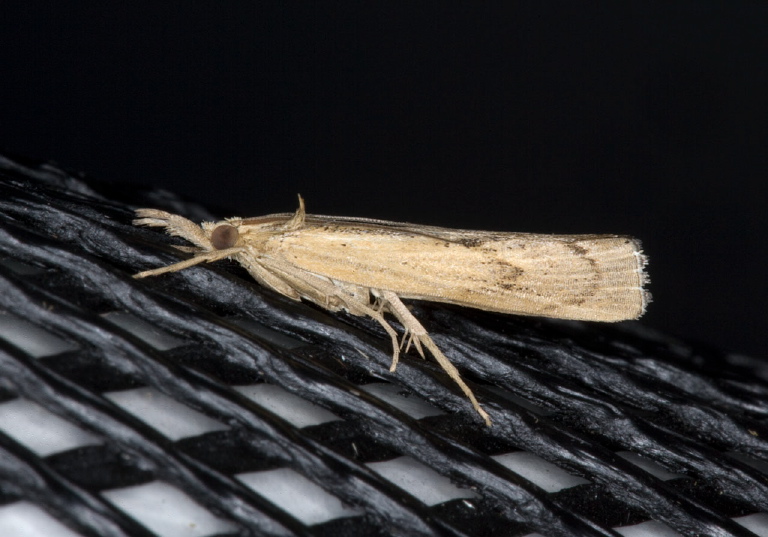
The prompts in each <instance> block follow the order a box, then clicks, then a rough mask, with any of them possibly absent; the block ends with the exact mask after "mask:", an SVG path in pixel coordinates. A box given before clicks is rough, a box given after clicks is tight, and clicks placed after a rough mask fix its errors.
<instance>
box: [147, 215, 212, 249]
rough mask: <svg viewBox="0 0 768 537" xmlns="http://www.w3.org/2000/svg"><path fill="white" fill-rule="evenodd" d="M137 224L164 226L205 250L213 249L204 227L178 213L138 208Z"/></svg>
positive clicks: (168, 231)
mask: <svg viewBox="0 0 768 537" xmlns="http://www.w3.org/2000/svg"><path fill="white" fill-rule="evenodd" d="M136 216H138V217H139V218H136V219H135V220H134V221H133V225H135V226H149V227H163V228H165V231H166V233H168V234H169V235H173V236H175V237H181V238H184V239H187V240H188V241H189V242H191V243H192V244H194V245H196V246H199V247H200V248H203V249H204V250H213V245H212V244H211V241H210V240H209V239H208V237H207V236H206V235H205V232H204V231H203V228H201V227H200V226H199V225H197V224H195V223H194V222H193V221H192V220H188V219H186V218H184V217H183V216H179V215H178V214H171V213H167V212H165V211H158V210H156V209H136Z"/></svg>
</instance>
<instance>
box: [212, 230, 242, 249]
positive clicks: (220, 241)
mask: <svg viewBox="0 0 768 537" xmlns="http://www.w3.org/2000/svg"><path fill="white" fill-rule="evenodd" d="M239 239H240V232H239V231H237V228H236V227H235V226H233V225H232V224H219V225H218V226H216V227H215V228H213V231H211V244H212V245H213V247H214V248H215V249H216V250H226V249H227V248H233V247H234V246H235V245H236V244H237V241H238V240H239Z"/></svg>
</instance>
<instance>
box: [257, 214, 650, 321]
mask: <svg viewBox="0 0 768 537" xmlns="http://www.w3.org/2000/svg"><path fill="white" fill-rule="evenodd" d="M281 216H282V215H281ZM414 228H417V229H414ZM264 253H265V254H267V255H273V256H275V257H278V258H280V259H283V260H285V261H287V262H289V263H292V264H294V265H295V266H297V267H299V268H301V269H303V270H307V271H310V272H313V273H315V274H321V275H325V276H327V277H329V278H332V279H334V280H338V281H343V282H348V283H353V284H357V285H361V286H365V287H371V288H374V289H376V288H378V289H387V290H391V291H394V292H395V293H397V294H398V295H400V296H401V297H403V298H415V299H423V300H430V301H436V302H448V303H452V304H460V305H464V306H469V307H474V308H480V309H485V310H490V311H498V312H504V313H517V314H521V315H540V316H546V317H556V318H563V319H584V320H595V321H619V320H624V319H634V318H637V317H639V316H640V315H642V313H643V312H644V310H645V305H646V303H647V302H648V298H649V296H648V294H647V293H646V292H645V291H644V290H643V289H642V286H643V283H644V282H645V275H644V273H643V266H644V264H645V258H644V256H643V255H642V254H641V252H640V245H639V243H638V242H637V241H636V240H634V239H631V238H629V237H621V236H614V235H572V236H563V235H534V234H523V233H493V232H474V231H462V230H449V229H444V228H430V227H427V226H412V227H411V226H409V225H407V224H405V225H404V224H398V223H389V222H378V221H375V222H371V221H362V219H361V220H360V221H353V220H351V219H336V218H328V219H327V220H325V219H324V218H321V217H313V218H311V219H308V223H307V225H306V226H305V227H303V228H302V229H300V230H298V231H295V232H290V233H286V234H281V235H276V236H274V237H273V238H271V239H269V240H268V241H267V244H266V245H265V252H264Z"/></svg>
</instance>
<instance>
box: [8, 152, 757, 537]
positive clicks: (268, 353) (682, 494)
mask: <svg viewBox="0 0 768 537" xmlns="http://www.w3.org/2000/svg"><path fill="white" fill-rule="evenodd" d="M0 170H1V172H0V258H2V259H3V260H4V261H3V263H2V264H0V289H2V292H1V293H0V310H2V311H3V312H4V313H5V314H6V315H9V316H11V317H13V318H14V319H21V320H24V321H25V322H27V323H29V324H31V325H33V326H34V327H37V328H38V329H40V330H42V331H44V332H45V333H47V334H50V335H52V336H54V337H55V338H56V339H57V340H59V341H61V342H62V343H63V347H62V348H63V350H61V351H60V352H57V353H56V354H54V355H47V356H34V355H33V353H30V352H29V350H23V349H21V348H19V346H18V345H14V344H12V343H10V342H8V341H3V340H0V404H10V403H13V402H15V401H19V400H24V401H31V402H34V403H35V404H37V405H39V406H40V407H42V408H44V409H46V410H47V411H49V412H51V413H53V414H55V415H56V416H58V417H59V418H62V419H63V420H65V421H66V422H68V423H71V424H74V425H76V426H77V427H78V428H80V429H82V430H84V431H87V432H88V433H89V434H90V435H92V436H93V437H94V439H95V440H94V442H93V443H91V444H89V445H85V446H79V447H75V448H73V449H69V450H64V451H60V452H57V453H55V454H51V455H47V456H41V455H40V454H39V453H35V452H34V451H32V450H30V449H29V448H28V447H27V446H25V445H24V443H23V442H20V441H19V440H17V439H16V438H14V437H13V436H11V435H9V434H6V433H5V432H4V431H2V430H1V429H0V463H1V464H0V507H1V506H5V505H10V504H13V502H17V501H19V500H26V501H27V502H30V503H32V504H34V505H36V506H37V507H39V508H40V509H42V510H43V511H45V512H47V513H48V514H50V515H51V516H53V517H54V518H55V519H57V520H59V521H60V522H62V523H63V524H65V525H66V526H67V527H69V528H70V529H71V530H73V531H74V532H76V533H78V534H81V535H98V536H104V535H158V534H159V533H157V531H154V530H151V529H149V527H148V526H147V524H146V523H143V522H141V521H139V520H136V519H135V518H133V517H132V516H130V515H129V514H128V513H127V512H126V511H125V510H124V509H120V508H118V507H117V506H116V504H115V503H114V502H113V501H111V500H110V498H112V496H110V494H111V492H110V491H115V490H122V489H125V488H128V487H135V486H141V485H145V484H148V483H158V482H159V483H164V484H166V485H169V486H170V487H172V488H174V489H176V490H179V491H182V492H183V493H184V494H185V495H186V496H187V497H188V498H190V499H191V500H192V501H193V502H195V503H196V504H198V505H199V506H201V507H202V508H204V509H205V510H207V511H208V512H210V513H211V514H213V515H214V516H215V517H217V518H218V519H221V520H223V521H226V522H227V524H228V526H227V527H228V528H229V529H227V530H225V531H224V532H223V533H222V532H221V531H218V534H221V535H223V534H227V535H230V534H231V535H320V536H325V535H328V536H345V535H350V536H351V535H489V536H490V535H493V536H517V535H527V534H530V533H533V532H538V533H540V534H542V535H546V536H551V537H555V536H579V535H585V536H592V535H595V536H596V535H619V533H617V531H616V530H615V528H617V527H625V526H629V525H632V524H639V523H642V522H645V521H649V520H654V521H656V522H658V523H662V524H664V525H666V526H667V527H669V528H672V529H673V530H675V531H677V532H679V533H680V534H683V535H739V536H746V535H754V534H753V533H751V532H750V531H748V530H747V529H746V528H745V527H744V526H742V525H741V524H739V523H737V522H736V521H734V518H736V517H745V516H747V515H752V514H754V513H760V512H768V476H766V474H765V473H764V472H763V471H761V469H760V468H761V465H763V466H762V468H763V470H764V469H765V468H768V442H766V440H765V439H766V435H768V427H766V423H765V419H766V414H768V368H767V367H766V364H765V363H764V362H760V361H757V360H752V359H749V358H745V357H735V356H729V355H727V354H724V353H720V352H717V351H714V350H712V349H708V348H702V347H697V346H695V345H690V344H686V343H684V342H681V341H678V340H674V339H671V338H668V337H665V336H663V335H660V334H657V333H655V332H653V331H651V330H648V329H646V328H644V327H643V326H642V325H639V324H628V325H598V324H589V323H576V322H560V321H550V320H545V319H527V318H520V317H515V316H505V315H496V314H488V313H485V312H482V311H474V310H469V309H462V308H457V307H447V306H443V305H433V304H424V303H412V304H411V306H412V309H413V311H414V313H415V314H416V316H417V317H418V318H419V319H420V320H421V321H422V322H423V323H424V325H425V326H426V327H427V328H428V329H429V330H430V332H431V334H432V336H433V338H434V339H435V341H436V342H437V343H438V345H440V346H441V348H442V349H443V350H444V351H445V353H446V355H448V356H449V357H450V358H451V359H452V361H453V362H454V363H455V364H456V365H457V367H458V368H459V369H460V370H461V372H462V375H463V376H464V378H465V379H466V380H467V381H468V382H469V383H470V384H471V385H472V387H473V390H474V391H475V393H476V394H477V395H478V398H479V399H480V401H481V403H482V404H483V405H484V407H485V408H486V410H488V412H489V413H490V414H491V416H492V419H493V421H494V425H493V427H490V428H488V427H485V426H484V425H483V423H482V421H481V420H480V419H479V417H478V416H477V415H476V414H475V413H474V411H473V410H472V408H471V405H470V404H469V403H468V401H467V400H466V399H465V398H464V397H463V396H462V395H461V393H460V392H459V390H458V388H457V387H456V386H455V385H454V384H453V382H452V381H451V380H450V379H449V378H448V377H447V376H446V375H445V374H444V373H443V372H442V371H441V370H440V368H439V367H438V366H437V365H436V364H434V363H433V362H431V361H429V360H427V361H425V360H421V359H420V358H418V357H417V356H414V355H408V356H406V357H405V358H404V359H403V360H401V363H400V365H399V367H398V371H397V372H396V373H395V374H391V373H389V371H388V369H389V365H390V361H391V349H390V347H389V345H390V340H389V337H388V336H386V334H384V333H383V331H382V330H381V329H380V328H379V327H378V325H377V324H376V323H375V322H373V321H370V320H368V319H362V318H355V317H351V316H348V315H345V314H330V313H328V312H325V311H323V310H321V309H318V308H316V307H313V306H311V305H308V304H304V303H297V302H293V301H291V300H288V299H285V298H283V297H280V296H277V295H275V294H274V293H271V292H269V291H265V290H264V289H262V288H260V287H259V286H258V285H257V284H256V283H255V282H253V281H252V280H251V279H250V278H249V277H248V275H247V274H246V273H245V272H244V271H243V270H242V269H241V268H239V267H237V266H235V265H234V264H231V263H217V264H215V265H209V266H205V267H199V266H198V267H194V268H191V269H188V270H185V271H183V272H179V273H174V274H168V275H163V276H161V277H157V278H150V279H147V280H138V281H137V280H134V279H132V278H131V275H132V274H134V273H136V272H138V271H139V270H145V269H148V268H154V267H157V266H160V265H165V264H169V263H170V262H174V261H177V260H179V258H180V257H182V256H183V255H184V254H181V253H179V252H178V251H176V250H175V249H173V248H172V247H171V245H172V244H181V243H180V242H177V241H175V240H174V239H172V238H170V237H167V236H165V235H164V234H162V233H160V232H158V231H157V230H150V229H139V228H135V227H133V226H131V224H130V222H131V219H132V216H133V215H132V210H133V209H134V208H136V207H154V208H161V209H166V210H169V211H172V212H176V213H178V214H182V215H184V216H187V217H189V218H192V219H194V220H200V219H204V218H206V219H210V218H212V215H209V214H207V213H206V211H205V210H204V209H202V208H200V207H199V206H197V205H194V204H189V203H185V202H182V201H181V200H179V199H178V198H176V197H174V196H172V195H170V194H168V193H165V192H160V191H129V190H122V191H121V190H118V189H117V188H115V187H111V186H108V185H101V184H98V183H95V182H93V181H85V180H83V179H80V178H75V177H72V176H70V175H68V174H66V173H65V172H63V171H61V170H58V169H56V168H54V167H51V166H47V165H39V164H35V163H33V164H25V163H21V162H19V161H15V160H10V159H7V158H4V157H3V158H0ZM218 216H221V215H218ZM243 216H252V215H243ZM20 267H21V268H20ZM651 268H652V267H651ZM126 314H129V316H130V318H132V319H137V320H139V321H143V322H144V323H147V324H148V325H150V326H152V327H154V328H155V329H156V330H158V331H160V332H161V333H162V334H163V336H162V338H165V339H164V341H166V342H171V343H167V344H158V343H157V342H152V341H149V340H148V339H147V338H144V337H139V336H137V335H136V334H135V333H133V332H132V331H130V330H128V329H126V327H125V325H122V326H121V325H119V324H116V323H115V322H114V320H113V319H114V316H115V315H118V316H119V315H126ZM248 323H258V325H261V326H265V327H268V329H269V330H271V332H269V331H267V332H264V331H262V332H261V333H254V331H253V330H250V329H249V328H248V326H249V324H248ZM264 334H267V335H264ZM269 334H272V335H271V336H270V335H269ZM162 338H161V339H162ZM385 383H388V384H389V385H390V386H391V387H392V388H393V389H394V391H392V390H390V391H389V392H388V393H390V394H394V395H391V396H390V397H386V396H385V395H383V394H386V393H387V392H386V390H384V391H382V390H380V389H371V388H366V386H368V385H371V384H374V385H375V386H379V387H380V386H381V385H384V386H386V384H385ZM244 386H251V387H256V388H258V387H260V386H261V387H264V386H270V387H276V388H275V389H279V390H280V391H281V392H285V393H288V394H290V395H292V396H295V398H299V399H301V400H303V401H305V402H309V403H311V404H312V405H315V407H320V408H321V409H324V410H325V411H326V412H325V413H326V414H327V415H329V416H330V415H332V416H335V417H332V418H331V419H330V420H328V421H323V420H318V421H317V422H313V424H309V425H306V424H297V423H296V422H295V421H292V420H290V419H287V418H286V417H285V415H283V414H282V413H281V412H280V411H279V410H275V408H274V407H272V408H268V405H263V404H259V402H258V401H256V400H254V399H253V398H251V397H248V395H247V391H246V390H245V389H235V387H244ZM130 390H150V392H151V393H153V394H157V397H161V398H162V400H163V401H170V402H173V403H174V404H179V405H181V406H183V407H184V408H186V409H191V411H194V412H195V413H196V414H199V415H201V416H204V417H205V418H206V419H210V420H211V421H212V422H213V423H216V424H218V426H216V427H212V428H211V429H210V430H208V431H207V432H204V433H202V434H196V435H192V436H184V435H181V436H180V437H179V436H176V437H174V435H173V434H171V433H170V432H169V430H165V429H164V428H163V427H159V426H156V425H155V426H153V425H151V424H150V423H148V422H147V420H144V419H142V416H141V415H140V414H139V415H137V414H136V413H131V412H129V411H127V410H126V408H125V407H124V406H121V405H120V404H118V400H119V398H117V396H115V395H113V394H119V393H124V392H126V391H130ZM142 393H143V392H142ZM398 399H399V400H400V401H401V402H402V401H405V403H406V404H405V405H403V404H397V403H396V402H395V403H393V401H396V400H398ZM419 401H424V403H422V404H421V407H419V404H418V402H419ZM408 403H413V405H414V407H415V408H416V409H417V410H416V411H408V410H407V404H408ZM419 408H421V411H422V414H417V413H416V412H418V411H419V410H418V409H419ZM425 408H426V409H427V410H426V411H424V409H425ZM328 413H330V414H328ZM421 416H425V417H421ZM521 452H523V453H525V454H526V456H529V457H533V458H535V459H536V460H543V461H548V462H549V463H552V464H554V465H555V466H556V467H558V468H559V469H561V470H563V471H564V472H567V475H570V476H575V477H574V479H576V477H578V478H579V479H576V481H575V482H577V483H580V484H576V485H574V486H569V487H564V488H560V489H559V490H557V491H551V490H550V491H548V490H546V489H545V488H543V487H542V486H541V483H538V484H536V483H535V482H534V480H532V479H531V478H530V477H529V478H526V477H523V476H522V475H521V473H524V472H517V473H516V472H514V471H512V470H511V469H510V466H509V464H506V462H507V461H508V460H511V459H510V457H512V456H514V455H516V454H517V455H519V454H520V453H521ZM627 453H630V455H628V454H627ZM631 453H634V454H636V455H640V456H642V457H643V458H644V460H646V461H652V462H653V463H655V464H656V465H658V466H657V468H658V470H657V471H656V472H655V473H654V472H649V471H646V470H645V469H643V468H641V467H640V466H638V464H636V462H637V460H639V459H637V458H633V457H632V456H631ZM510 454H511V455H510ZM530 454H532V455H530ZM403 457H405V459H403ZM392 460H400V461H407V464H409V465H410V468H412V470H411V472H410V473H411V474H414V475H415V474H417V473H419V472H423V473H426V474H429V475H434V476H435V478H434V479H433V480H432V482H436V481H439V479H443V478H444V479H445V480H446V483H448V482H450V484H452V485H451V486H452V487H453V488H455V489H456V491H458V492H457V493H456V494H455V495H454V496H453V497H451V498H450V499H448V500H447V501H441V500H440V498H439V497H438V498H437V499H436V500H435V499H432V500H430V496H428V495H427V494H426V493H423V494H422V493H417V492H414V491H413V489H410V491H409V489H408V488H407V487H406V488H403V485H402V483H399V484H398V482H397V481H396V480H393V479H391V478H388V477H386V474H385V473H383V472H382V471H381V468H382V466H380V463H383V462H386V461H392ZM633 461H634V462H633ZM661 469H663V470H664V471H665V472H666V474H665V473H664V472H662V471H661ZM278 471H283V472H287V471H290V475H294V476H296V475H297V476H300V479H301V480H305V481H301V482H306V483H308V485H307V488H311V487H312V486H313V485H314V486H317V487H319V489H321V490H322V491H323V493H324V494H327V495H328V496H329V497H333V498H335V499H336V500H338V501H340V502H341V504H342V505H344V506H346V509H348V511H347V513H346V514H345V515H344V516H339V517H336V518H332V519H328V520H323V521H321V522H312V521H308V520H307V519H306V518H302V516H298V515H296V514H295V513H291V511H290V509H288V508H286V506H285V505H279V504H278V503H276V502H275V501H274V500H273V499H271V498H270V495H269V490H268V488H267V489H265V488H264V487H261V488H259V484H260V483H261V484H263V483H265V482H266V481H264V479H266V478H264V479H262V480H261V481H260V476H261V477H263V476H268V475H270V476H273V475H276V474H275V472H278ZM246 475H247V476H251V477H250V481H249V480H248V479H244V478H243V476H246ZM448 480H449V481H448ZM310 484H311V485H310Z"/></svg>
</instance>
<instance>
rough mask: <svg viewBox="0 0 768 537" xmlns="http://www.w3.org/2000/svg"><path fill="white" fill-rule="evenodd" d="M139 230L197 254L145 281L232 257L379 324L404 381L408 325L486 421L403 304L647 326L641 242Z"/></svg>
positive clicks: (372, 224) (321, 222)
mask: <svg viewBox="0 0 768 537" xmlns="http://www.w3.org/2000/svg"><path fill="white" fill-rule="evenodd" d="M136 215H137V216H138V218H137V219H136V220H134V224H136V225H141V226H154V227H162V228H165V230H166V232H167V233H169V234H170V235H175V236H178V237H182V238H184V239H186V240H187V241H189V242H190V243H192V244H193V245H194V247H193V248H190V249H188V250H191V251H193V252H194V256H193V257H191V258H190V259H187V260H186V261H181V262H179V263H175V264H173V265H170V266H167V267H161V268H157V269H154V270H147V271H144V272H140V273H139V274H136V276H135V277H136V278H144V277H146V276H156V275H158V274H163V273H165V272H174V271H177V270H182V269H184V268H187V267H191V266H193V265H196V264H198V263H203V262H212V261H217V260H220V259H224V258H230V259H234V260H235V261H237V262H238V263H240V264H241V265H242V266H243V267H245V269H246V270H247V271H248V272H249V273H250V274H251V276H253V277H254V279H256V281H258V282H259V283H260V284H262V285H264V286H265V287H268V288H270V289H272V290H273V291H276V292H278V293H280V294H282V295H285V296H287V297H289V298H292V299H294V300H301V299H305V300H309V301H310V302H314V303H315V304H317V305H318V306H320V307H322V308H325V309H327V310H330V311H338V310H345V311H347V312H349V313H350V314H352V315H359V316H368V317H371V318H372V319H375V320H376V321H377V322H378V323H379V324H380V325H381V326H382V327H383V328H384V330H385V331H386V332H387V334H389V336H390V338H391V339H392V346H393V348H394V351H393V356H392V365H391V367H390V371H393V372H394V371H395V368H396V367H397V362H398V359H399V356H400V349H401V347H402V346H403V345H402V344H401V343H399V342H398V335H397V332H396V331H395V329H394V328H393V327H392V326H391V325H390V324H389V322H388V321H387V320H386V318H385V317H384V315H385V314H386V313H389V314H391V315H393V316H394V317H395V318H396V319H397V320H398V321H399V322H400V324H402V325H403V328H404V329H405V333H404V335H403V340H402V342H403V344H405V347H406V352H407V349H408V348H409V347H410V345H411V344H413V345H414V347H415V348H416V350H417V351H418V352H419V354H420V355H421V356H422V357H423V356H424V347H426V348H427V349H428V350H429V352H430V354H432V356H434V357H435V359H436V360H437V362H438V363H439V364H440V366H441V367H442V368H443V369H444V370H445V371H446V373H448V375H449V376H450V377H451V378H452V379H453V380H454V382H456V384H457V385H458V386H459V387H460V388H461V390H462V391H463V392H464V394H465V395H466V396H467V397H468V398H469V400H470V401H471V402H472V406H473V407H474V408H475V410H476V411H477V412H478V414H480V416H482V418H483V419H484V420H485V422H486V424H488V425H490V424H491V419H490V417H489V416H488V413H487V412H486V411H485V410H483V408H482V407H481V406H480V404H479V403H478V401H477V399H476V398H475V395H474V393H472V390H471V389H470V388H469V386H467V384H466V383H465V382H464V380H463V379H462V378H461V375H460V374H459V372H458V370H457V369H456V367H455V366H454V365H453V364H452V363H451V362H450V361H449V360H448V358H446V356H445V355H444V354H443V353H442V351H441V350H440V348H439V347H438V346H437V345H436V344H435V342H434V341H433V340H432V338H431V337H430V336H429V334H428V332H427V330H426V329H425V328H424V327H423V326H422V325H421V323H420V322H419V321H418V320H417V319H416V317H414V316H413V314H411V312H410V311H409V310H408V308H407V307H406V305H405V304H404V303H403V302H402V300H401V299H415V300H429V301H433V302H445V303H450V304H458V305H461V306H468V307H472V308H478V309H483V310H487V311H494V312H501V313H512V314H517V315H536V316H543V317H553V318H558V319H580V320H587V321H607V322H612V321H623V320H627V319H636V318H638V317H640V316H641V315H642V314H643V313H644V312H645V308H646V306H647V304H648V302H649V301H650V294H649V293H648V292H647V291H645V290H644V289H643V285H644V284H645V283H646V282H647V280H648V278H647V276H646V274H645V272H644V267H645V265H646V262H647V259H646V257H645V256H644V255H643V253H642V250H641V248H640V242H639V241H637V240H636V239H633V238H631V237H626V236H620V235H543V234H531V233H497V232H489V231H468V230H455V229H446V228H440V227H432V226H421V225H414V224H405V223H399V222H388V221H385V220H371V219H366V218H342V217H335V216H319V215H308V214H306V213H305V211H304V200H303V199H302V198H301V196H299V209H298V210H297V211H296V212H295V213H280V214H271V215H267V216H261V217H257V218H229V219H226V220H223V221H220V222H203V223H202V224H201V225H197V224H195V223H194V222H192V221H190V220H187V219H186V218H183V217H181V216H179V215H175V214H171V213H167V212H164V211H158V210H154V209H139V210H137V211H136Z"/></svg>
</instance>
